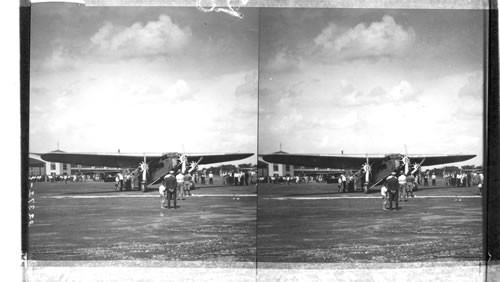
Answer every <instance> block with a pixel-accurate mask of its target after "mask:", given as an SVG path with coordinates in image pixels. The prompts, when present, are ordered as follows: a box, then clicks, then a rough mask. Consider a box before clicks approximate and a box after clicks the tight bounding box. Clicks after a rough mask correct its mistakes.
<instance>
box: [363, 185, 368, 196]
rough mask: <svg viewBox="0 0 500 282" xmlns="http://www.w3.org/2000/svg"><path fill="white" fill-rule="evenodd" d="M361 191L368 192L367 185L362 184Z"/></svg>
mask: <svg viewBox="0 0 500 282" xmlns="http://www.w3.org/2000/svg"><path fill="white" fill-rule="evenodd" d="M363 192H364V193H365V194H368V185H366V184H365V185H363Z"/></svg>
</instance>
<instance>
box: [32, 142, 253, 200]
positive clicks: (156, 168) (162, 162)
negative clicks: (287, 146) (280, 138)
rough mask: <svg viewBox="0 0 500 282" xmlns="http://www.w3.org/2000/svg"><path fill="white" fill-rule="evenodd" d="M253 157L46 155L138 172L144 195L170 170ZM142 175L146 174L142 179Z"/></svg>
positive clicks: (45, 156) (52, 159) (56, 159)
mask: <svg viewBox="0 0 500 282" xmlns="http://www.w3.org/2000/svg"><path fill="white" fill-rule="evenodd" d="M252 155H253V153H229V154H180V153H175V152H172V153H162V154H147V155H146V154H125V153H67V152H62V151H54V152H49V153H46V154H42V155H41V158H42V160H44V161H47V162H58V163H69V164H75V165H90V166H106V167H117V168H130V169H134V172H133V174H134V175H136V176H139V178H140V179H141V180H142V183H141V185H140V186H141V191H143V192H146V191H147V185H153V184H157V183H159V182H161V180H162V178H163V177H164V176H165V175H166V174H167V173H168V172H169V171H170V170H174V171H177V170H179V169H180V170H181V172H183V173H186V172H189V173H190V172H193V171H195V170H196V169H197V168H198V165H204V164H212V163H221V162H229V161H236V160H241V159H245V158H248V157H250V156H252ZM139 173H142V175H140V174H139Z"/></svg>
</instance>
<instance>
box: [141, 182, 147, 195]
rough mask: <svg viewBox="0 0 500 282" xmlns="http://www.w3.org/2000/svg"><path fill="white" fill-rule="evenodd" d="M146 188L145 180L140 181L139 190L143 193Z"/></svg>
mask: <svg viewBox="0 0 500 282" xmlns="http://www.w3.org/2000/svg"><path fill="white" fill-rule="evenodd" d="M146 190H147V189H146V182H142V183H141V191H142V192H144V193H145V192H146Z"/></svg>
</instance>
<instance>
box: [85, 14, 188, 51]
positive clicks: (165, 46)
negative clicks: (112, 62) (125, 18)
mask: <svg viewBox="0 0 500 282" xmlns="http://www.w3.org/2000/svg"><path fill="white" fill-rule="evenodd" d="M191 36H192V32H191V29H190V28H189V27H185V28H181V27H179V26H178V25H176V24H175V23H173V22H172V20H171V19H170V17H169V16H167V15H161V16H160V17H159V19H158V21H151V22H148V23H146V24H145V25H143V24H142V23H140V22H137V23H134V24H133V25H132V26H130V27H126V28H123V27H119V26H115V25H113V24H112V23H109V22H108V23H106V24H105V25H104V26H102V27H101V28H100V29H99V31H98V32H97V33H95V34H94V35H93V36H92V38H91V39H90V41H91V43H92V46H93V47H95V48H96V49H97V50H98V51H99V52H101V53H104V54H106V55H111V54H114V55H123V56H138V55H165V54H171V53H175V52H179V51H181V50H182V48H184V47H185V46H186V45H187V44H188V43H189V41H190V39H191Z"/></svg>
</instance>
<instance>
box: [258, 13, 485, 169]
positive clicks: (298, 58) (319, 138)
mask: <svg viewBox="0 0 500 282" xmlns="http://www.w3.org/2000/svg"><path fill="white" fill-rule="evenodd" d="M483 23H484V19H483V12H482V11H465V10H446V11H444V10H384V9H267V10H263V11H262V14H261V18H260V24H261V25H260V52H259V58H260V67H259V153H271V152H275V151H278V150H279V149H280V143H282V150H283V151H286V152H289V153H320V154H340V153H341V151H343V152H344V153H345V154H366V153H369V154H370V153H371V154H386V153H405V146H406V148H407V149H406V150H407V152H408V153H409V154H476V155H478V156H477V157H476V158H474V159H472V160H470V161H468V162H466V163H467V164H475V165H481V164H482V150H483V102H484V100H483V48H484V44H483V42H484V38H483V29H484V28H483Z"/></svg>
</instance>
